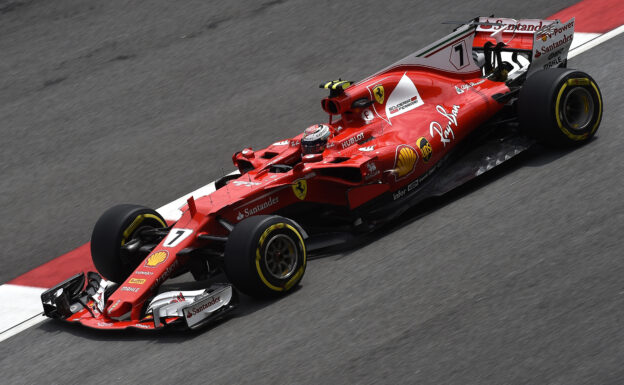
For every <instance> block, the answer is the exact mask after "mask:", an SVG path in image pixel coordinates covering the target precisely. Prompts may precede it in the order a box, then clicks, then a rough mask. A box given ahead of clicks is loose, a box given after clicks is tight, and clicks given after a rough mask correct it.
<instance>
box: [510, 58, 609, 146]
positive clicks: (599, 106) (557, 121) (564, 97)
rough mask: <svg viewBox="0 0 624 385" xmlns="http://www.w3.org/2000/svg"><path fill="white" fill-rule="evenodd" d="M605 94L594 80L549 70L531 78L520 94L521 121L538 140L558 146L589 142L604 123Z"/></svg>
mask: <svg viewBox="0 0 624 385" xmlns="http://www.w3.org/2000/svg"><path fill="white" fill-rule="evenodd" d="M602 110H603V102H602V94H601V93H600V89H599V88H598V85H597V84H596V82H595V81H594V79H592V77H591V76H589V75H588V74H586V73H585V72H582V71H577V70H573V69H567V68H549V69H545V70H541V71H538V72H535V73H534V74H532V75H531V76H529V77H528V78H527V80H526V82H525V83H524V85H523V87H522V89H521V90H520V95H519V99H518V118H519V120H520V125H521V127H522V128H523V129H524V130H525V131H526V132H527V133H528V134H529V135H531V136H533V137H534V138H536V139H538V140H540V141H542V142H544V143H547V144H551V145H555V146H570V145H575V144H582V143H585V142H587V141H589V140H590V139H591V138H592V136H594V134H595V133H596V130H598V126H599V125H600V121H601V119H602Z"/></svg>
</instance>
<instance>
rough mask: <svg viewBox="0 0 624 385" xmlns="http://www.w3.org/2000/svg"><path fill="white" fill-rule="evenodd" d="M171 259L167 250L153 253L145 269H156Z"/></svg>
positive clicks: (148, 258)
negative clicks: (168, 258)
mask: <svg viewBox="0 0 624 385" xmlns="http://www.w3.org/2000/svg"><path fill="white" fill-rule="evenodd" d="M167 257H169V252H168V251H167V250H160V251H156V252H153V253H152V254H150V256H149V257H147V262H145V267H156V266H158V265H160V264H161V263H163V262H165V261H166V260H167Z"/></svg>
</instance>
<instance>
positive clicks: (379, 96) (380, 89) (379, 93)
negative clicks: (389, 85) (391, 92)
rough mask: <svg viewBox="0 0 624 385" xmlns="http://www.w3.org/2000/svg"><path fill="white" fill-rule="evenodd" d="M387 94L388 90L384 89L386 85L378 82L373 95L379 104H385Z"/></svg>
mask: <svg viewBox="0 0 624 385" xmlns="http://www.w3.org/2000/svg"><path fill="white" fill-rule="evenodd" d="M385 95H386V90H384V86H382V85H381V84H377V85H376V86H375V88H373V96H374V97H375V101H376V102H377V103H379V104H383V102H384V96H385Z"/></svg>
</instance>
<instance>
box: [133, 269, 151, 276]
mask: <svg viewBox="0 0 624 385" xmlns="http://www.w3.org/2000/svg"><path fill="white" fill-rule="evenodd" d="M133 274H137V275H154V273H152V272H151V271H141V270H139V271H135V272H134V273H133Z"/></svg>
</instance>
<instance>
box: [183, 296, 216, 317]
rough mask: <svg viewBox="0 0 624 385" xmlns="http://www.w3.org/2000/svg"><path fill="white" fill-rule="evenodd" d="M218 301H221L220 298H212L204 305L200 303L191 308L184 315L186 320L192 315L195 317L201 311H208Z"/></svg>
mask: <svg viewBox="0 0 624 385" xmlns="http://www.w3.org/2000/svg"><path fill="white" fill-rule="evenodd" d="M220 301H221V297H213V298H212V299H211V300H210V301H208V302H206V303H202V304H201V305H198V306H197V307H192V308H190V309H189V310H188V312H187V313H186V318H191V317H193V316H194V315H197V314H199V313H201V312H202V311H204V310H206V309H208V308H209V307H211V306H213V305H215V304H217V303H219V302H220Z"/></svg>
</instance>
